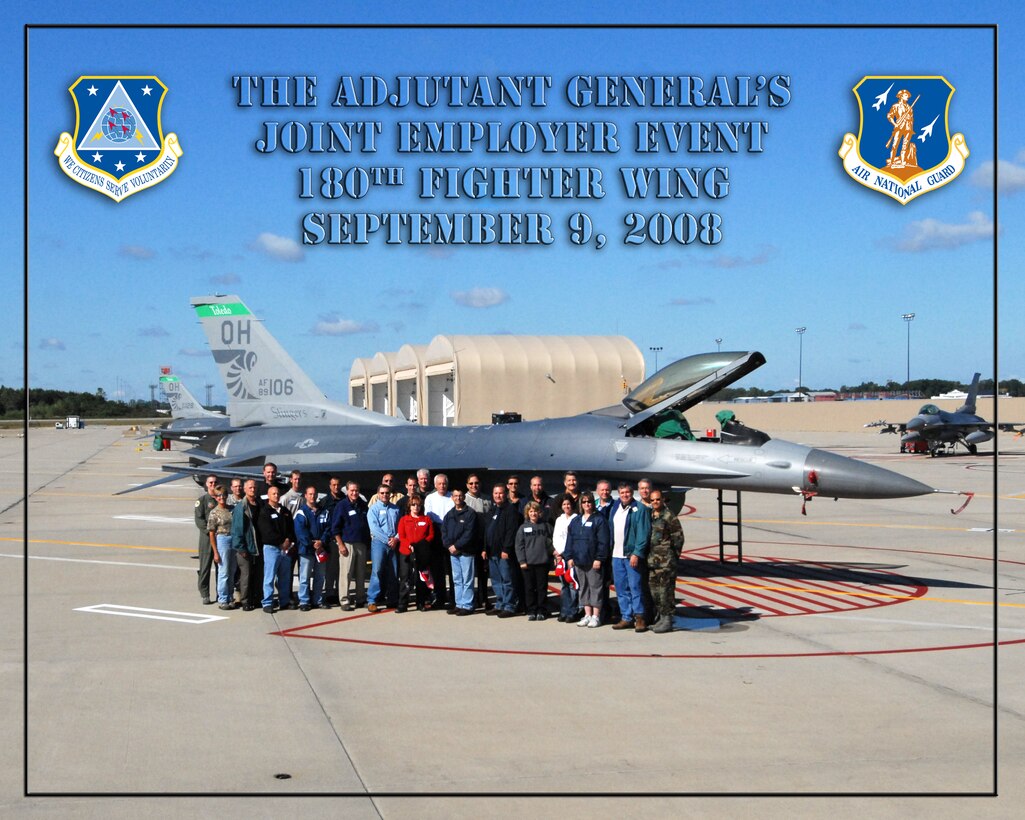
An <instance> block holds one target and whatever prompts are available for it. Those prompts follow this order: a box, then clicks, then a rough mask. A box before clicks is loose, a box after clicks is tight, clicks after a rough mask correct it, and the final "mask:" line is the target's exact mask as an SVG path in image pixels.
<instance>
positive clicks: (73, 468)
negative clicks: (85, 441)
mask: <svg viewBox="0 0 1025 820" xmlns="http://www.w3.org/2000/svg"><path fill="white" fill-rule="evenodd" d="M112 444H113V442H107V443H105V444H104V445H103V446H102V447H100V448H99V449H97V450H94V451H93V452H91V453H89V455H87V456H85V458H83V459H81V460H80V461H78V462H76V463H75V464H72V465H71V466H70V467H68V469H66V470H65V471H64V472H63V473H59V474H58V475H55V476H54V477H53V478H51V479H50V480H49V481H47V482H46V483H45V484H41V485H40V486H38V487H36V488H35V490H33V491H32V492H30V493H29V494H28V497H29V498H31V497H32V496H33V495H35V494H36V493H37V492H39V491H40V490H42V489H45V488H46V487H49V486H50V485H51V484H53V482H55V481H57V480H58V479H60V478H63V477H64V476H66V475H67V474H68V473H70V472H73V471H74V470H76V469H78V468H79V467H81V466H82V465H83V464H85V463H86V462H87V461H89V460H90V459H93V458H95V457H96V456H97V455H98V454H99V453H102V452H103V451H104V450H106V449H109V448H110V446H111V445H112ZM28 446H29V441H28V439H27V438H26V439H25V448H26V451H27V450H28ZM25 468H26V473H27V474H28V475H31V472H32V470H31V468H30V467H29V464H28V459H27V457H26V460H25ZM24 500H25V496H24V495H22V496H21V497H20V498H18V500H16V501H15V502H14V503H13V504H9V505H8V506H6V507H4V508H3V509H2V510H0V515H3V514H4V513H6V512H7V511H8V510H10V509H12V508H13V507H16V506H17V505H18V504H20V503H21V502H23V501H24ZM26 523H27V522H26Z"/></svg>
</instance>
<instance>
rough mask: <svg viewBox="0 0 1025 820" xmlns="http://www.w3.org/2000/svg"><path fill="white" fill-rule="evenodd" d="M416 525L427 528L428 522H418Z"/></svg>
mask: <svg viewBox="0 0 1025 820" xmlns="http://www.w3.org/2000/svg"><path fill="white" fill-rule="evenodd" d="M416 525H417V526H418V527H426V526H427V522H426V521H417V522H416Z"/></svg>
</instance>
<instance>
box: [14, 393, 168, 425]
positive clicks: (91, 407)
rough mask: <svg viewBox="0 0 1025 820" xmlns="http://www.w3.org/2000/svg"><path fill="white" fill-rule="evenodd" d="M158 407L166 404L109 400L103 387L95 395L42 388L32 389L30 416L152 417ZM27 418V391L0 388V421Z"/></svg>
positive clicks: (60, 417)
mask: <svg viewBox="0 0 1025 820" xmlns="http://www.w3.org/2000/svg"><path fill="white" fill-rule="evenodd" d="M158 407H160V408H162V409H166V408H167V405H166V404H164V403H161V402H155V401H142V400H141V399H131V400H130V401H121V400H114V399H108V398H107V394H106V392H105V391H104V389H103V388H102V387H99V388H97V389H96V392H95V393H80V392H76V391H73V390H50V389H47V388H41V387H39V388H37V387H33V388H30V389H29V413H30V417H31V418H33V419H63V418H65V417H67V416H82V417H83V418H101V419H119V418H132V417H139V416H144V417H152V416H156V415H157V408H158ZM24 418H25V389H24V388H21V387H5V386H3V385H0V419H2V420H17V419H24Z"/></svg>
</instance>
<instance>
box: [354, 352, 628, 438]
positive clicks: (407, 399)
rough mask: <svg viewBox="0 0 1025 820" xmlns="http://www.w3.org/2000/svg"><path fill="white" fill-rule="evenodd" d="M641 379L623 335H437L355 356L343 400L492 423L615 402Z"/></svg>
mask: <svg viewBox="0 0 1025 820" xmlns="http://www.w3.org/2000/svg"><path fill="white" fill-rule="evenodd" d="M643 379H644V356H643V355H642V354H641V351H640V348H638V347H637V345H635V344H634V343H633V342H632V341H630V340H629V339H627V338H626V337H625V336H514V335H494V336H462V335H439V336H435V337H434V338H433V339H432V340H431V342H430V344H427V345H411V344H406V345H403V346H402V347H401V348H399V350H398V351H396V352H393V353H383V352H378V353H376V354H374V355H373V356H372V357H365V358H364V357H361V358H357V359H355V360H354V361H353V363H352V368H351V369H350V371H349V402H350V404H352V405H354V406H356V407H365V408H367V409H371V410H375V411H377V412H379V413H385V414H386V415H389V416H396V417H398V418H404V419H406V420H408V421H414V422H417V423H418V424H422V425H432V426H445V427H451V426H454V425H466V424H490V423H491V421H492V414H494V413H499V412H510V413H519V414H520V415H521V416H522V418H523V419H524V420H530V419H541V418H554V417H559V416H568V415H574V414H576V413H583V412H587V411H588V410H594V409H595V408H598V407H606V406H608V405H612V404H618V403H619V401H620V399H622V397H623V396H624V395H625V394H626V393H627V392H628V391H629V390H630V389H632V388H633V387H635V386H636V385H637V384H639V383H640V382H641V381H642V380H643Z"/></svg>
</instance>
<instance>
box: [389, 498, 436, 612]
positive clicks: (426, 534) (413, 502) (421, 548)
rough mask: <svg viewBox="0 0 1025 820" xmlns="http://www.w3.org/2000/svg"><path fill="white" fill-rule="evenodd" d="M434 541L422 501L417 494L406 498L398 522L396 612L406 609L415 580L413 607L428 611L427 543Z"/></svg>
mask: <svg viewBox="0 0 1025 820" xmlns="http://www.w3.org/2000/svg"><path fill="white" fill-rule="evenodd" d="M433 540H434V522H432V521H431V519H430V518H428V517H427V516H426V515H424V501H423V499H422V498H421V497H420V496H418V495H413V496H410V498H409V512H408V513H407V514H406V515H404V516H402V518H400V519H399V551H398V555H397V556H396V558H397V559H398V575H399V605H398V607H397V608H396V609H395V611H396V612H405V611H406V609H407V608H408V607H409V591H410V587H411V585H412V582H413V580H414V578H415V580H416V608H417V609H418V610H420V612H423V611H424V610H425V609H430V608H431V603H430V601H431V597H430V596H431V590H432V589H434V582H433V581H432V580H431V541H433Z"/></svg>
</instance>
